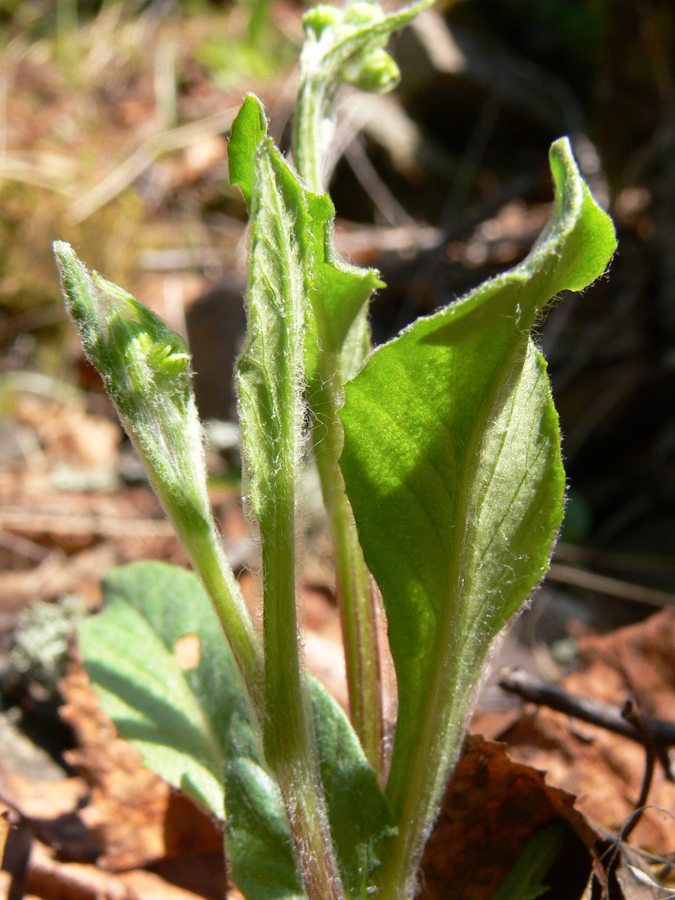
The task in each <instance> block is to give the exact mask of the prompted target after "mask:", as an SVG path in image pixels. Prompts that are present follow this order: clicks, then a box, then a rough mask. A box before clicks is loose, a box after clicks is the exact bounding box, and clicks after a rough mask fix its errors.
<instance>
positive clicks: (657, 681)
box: [472, 609, 675, 854]
mask: <svg viewBox="0 0 675 900" xmlns="http://www.w3.org/2000/svg"><path fill="white" fill-rule="evenodd" d="M580 650H581V653H582V654H583V658H584V659H585V661H586V663H587V667H586V668H585V669H583V670H581V671H578V672H575V673H573V674H572V675H570V676H569V677H568V678H566V679H565V680H564V681H563V682H562V684H561V687H562V688H563V689H564V690H566V691H568V692H569V693H570V694H574V695H576V696H580V697H586V698H589V699H592V700H596V701H601V702H605V703H611V704H614V705H616V706H618V707H619V708H621V707H622V706H623V704H624V703H625V701H626V699H627V698H628V696H629V694H631V693H633V694H634V695H635V697H636V700H637V702H638V704H639V707H640V709H641V710H642V711H643V712H644V713H645V714H646V715H649V716H653V717H655V718H660V719H664V720H671V721H675V610H673V609H668V610H664V611H663V612H660V613H657V614H656V615H654V616H651V617H650V618H649V619H647V620H645V621H644V622H641V623H639V624H637V625H631V626H629V627H627V628H622V629H619V630H618V631H615V632H612V633H611V634H608V635H605V636H603V637H592V638H591V637H588V638H583V639H582V640H581V641H580ZM513 718H514V717H513V714H512V713H510V714H508V715H506V716H504V727H503V728H502V729H501V730H500V729H499V727H498V724H497V719H498V717H495V716H494V715H493V716H492V717H487V716H486V717H484V716H478V717H477V718H476V719H475V720H474V723H473V724H472V730H473V731H485V732H487V733H489V734H490V736H492V737H496V738H498V739H499V740H502V741H505V742H506V743H507V744H508V746H509V754H510V756H511V757H512V758H513V759H515V760H517V761H519V762H523V763H526V764H528V765H531V766H534V767H536V768H537V769H542V770H544V771H545V772H546V773H547V781H548V782H549V783H550V784H554V785H556V786H557V787H560V788H562V789H563V790H565V791H569V792H570V793H572V794H575V795H576V796H577V804H576V805H577V808H578V809H579V810H580V811H581V812H582V813H583V814H584V815H585V816H586V817H587V818H588V819H589V820H591V821H592V822H593V823H595V824H596V825H597V827H598V828H599V829H601V830H603V831H605V832H609V833H612V834H618V833H619V832H620V830H621V828H622V827H623V825H624V823H625V822H626V820H627V819H628V817H629V816H630V815H631V813H632V812H633V810H634V804H635V802H636V800H637V798H638V797H639V794H640V787H641V783H642V778H643V772H644V767H645V750H644V749H643V748H642V747H641V746H640V745H639V744H637V743H635V742H634V741H631V740H628V739H626V738H623V737H620V736H618V735H615V734H612V733H610V732H608V731H606V730H604V729H603V728H600V727H597V726H594V725H589V724H586V723H585V722H579V721H576V720H572V719H570V718H569V717H568V716H566V715H564V714H562V713H557V712H553V711H552V710H548V709H543V708H542V709H537V708H536V707H534V706H527V707H526V708H525V710H524V711H522V712H521V714H520V715H519V716H518V717H516V719H515V721H513ZM649 803H650V804H656V805H658V806H660V807H663V808H664V809H666V810H673V811H675V785H673V784H672V783H670V782H668V781H667V780H666V778H665V775H664V772H663V770H662V768H661V767H660V766H658V765H657V767H656V771H655V775H654V781H653V784H652V789H651V792H650V796H649ZM631 842H632V843H635V844H636V845H638V846H641V847H643V848H645V849H648V850H650V851H652V852H654V853H658V854H667V853H670V852H672V850H673V848H675V819H674V818H673V816H672V815H668V814H666V813H662V812H659V811H658V810H654V809H649V810H647V811H646V812H645V813H644V815H643V816H642V818H641V820H640V822H639V824H638V825H637V827H636V829H635V831H634V832H633V834H632V835H631Z"/></svg>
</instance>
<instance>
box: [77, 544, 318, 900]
mask: <svg viewBox="0 0 675 900" xmlns="http://www.w3.org/2000/svg"><path fill="white" fill-rule="evenodd" d="M103 596H104V608H103V611H102V612H101V613H99V614H98V615H95V616H92V617H90V618H89V619H87V620H86V621H85V622H84V623H83V625H82V626H81V628H80V631H79V646H80V649H81V651H82V654H83V656H84V658H85V667H86V669H87V672H88V673H89V676H90V678H91V680H92V683H93V685H94V687H95V688H96V690H97V691H98V693H99V696H100V699H101V706H102V707H103V709H104V711H105V712H106V713H107V714H108V715H109V716H110V718H111V719H112V720H113V722H114V723H115V726H116V728H117V731H118V734H119V735H120V737H122V738H124V739H125V740H128V741H129V742H130V743H131V744H133V745H134V746H135V747H136V748H137V749H138V750H139V752H140V753H141V755H142V757H143V761H144V763H145V765H147V766H148V768H150V769H152V770H153V771H154V772H156V773H157V774H158V775H160V776H161V777H162V778H164V779H166V780H167V781H168V782H169V783H170V784H172V785H173V786H174V787H177V788H180V789H182V790H184V791H185V792H186V793H188V794H189V795H190V796H191V797H192V798H193V799H194V800H196V801H197V802H199V803H201V804H202V805H203V806H205V807H206V808H207V809H208V810H209V811H210V812H212V813H213V814H214V815H216V816H217V817H218V818H219V819H220V820H221V821H223V820H224V819H225V796H224V795H225V791H227V829H226V834H227V838H226V841H227V847H228V855H229V859H230V863H231V866H232V875H233V878H234V880H235V882H236V883H237V885H238V886H239V887H240V889H241V890H242V891H243V892H244V894H245V895H246V897H247V898H250V900H282V898H283V900H291V898H300V897H302V896H303V891H302V889H301V887H300V886H299V883H298V880H297V877H296V872H295V863H294V860H293V853H292V850H291V843H290V829H289V825H288V819H287V817H286V810H285V808H284V805H283V802H282V799H281V794H280V793H279V789H278V786H277V785H276V782H275V781H274V779H272V778H271V777H270V775H269V773H268V772H267V770H266V768H265V767H264V765H262V764H261V761H260V757H259V745H260V741H259V739H258V737H257V736H256V735H255V734H254V731H253V729H252V727H251V724H250V719H249V715H248V709H247V706H246V701H245V699H244V692H243V688H242V683H241V677H240V675H239V671H238V669H237V666H236V664H235V662H234V659H233V657H232V653H231V650H230V647H229V644H228V643H227V640H226V639H225V636H224V633H223V630H222V627H221V625H220V622H219V621H218V618H217V616H216V614H215V613H214V611H213V608H212V606H211V603H210V601H209V598H208V596H207V594H206V593H205V591H204V589H203V588H202V586H201V584H200V582H199V580H198V579H197V578H196V576H195V575H193V574H192V573H191V572H188V571H186V570H184V569H179V568H177V567H175V566H169V565H166V564H164V563H159V562H146V563H135V564H133V565H130V566H125V567H123V568H120V569H117V570H114V571H113V572H111V573H109V574H108V576H107V577H106V578H105V579H104V581H103ZM195 637H196V641H195ZM185 638H187V639H188V640H190V641H193V642H194V643H195V644H196V646H197V648H198V659H199V661H198V663H197V665H196V666H194V667H192V668H189V669H187V670H184V669H182V668H181V666H180V665H179V662H178V658H177V655H176V652H177V651H176V646H177V643H178V642H179V641H180V640H181V639H185ZM225 786H226V787H225Z"/></svg>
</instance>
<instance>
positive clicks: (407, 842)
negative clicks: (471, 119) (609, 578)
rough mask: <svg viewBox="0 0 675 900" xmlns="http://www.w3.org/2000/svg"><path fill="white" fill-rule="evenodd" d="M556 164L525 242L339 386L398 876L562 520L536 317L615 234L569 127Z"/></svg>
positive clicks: (391, 862)
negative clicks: (506, 630) (523, 252)
mask: <svg viewBox="0 0 675 900" xmlns="http://www.w3.org/2000/svg"><path fill="white" fill-rule="evenodd" d="M551 167H552V171H553V176H554V180H555V188H556V192H555V208H554V211H553V213H552V216H551V219H550V221H549V223H548V225H547V227H546V229H545V230H544V233H543V234H542V236H541V238H540V239H539V241H538V242H537V244H536V245H535V247H534V248H533V250H532V252H531V253H530V255H529V256H528V257H527V259H526V260H524V261H523V262H522V263H521V264H520V265H518V266H516V267H515V268H514V269H512V270H511V271H509V272H507V273H505V274H504V275H501V276H499V277H497V278H495V279H492V280H490V281H488V282H486V283H485V284H484V285H482V286H481V287H479V288H478V289H477V290H475V291H474V292H472V293H471V294H469V295H468V296H467V297H465V298H464V299H462V300H460V301H458V302H456V303H453V304H451V305H450V306H448V307H446V308H445V309H442V310H441V311H439V312H438V313H436V314H434V315H432V316H429V317H428V318H424V319H420V320H418V321H417V322H416V323H414V324H413V325H412V326H411V327H410V328H409V329H407V330H406V331H404V332H403V333H402V334H401V335H399V337H398V338H396V339H394V340H393V341H391V342H390V343H388V344H385V345H384V346H383V347H380V348H379V349H378V350H376V351H375V352H374V353H373V355H372V357H371V358H370V360H369V361H368V363H367V364H366V366H365V367H364V369H363V370H362V371H361V373H360V374H359V375H357V376H356V378H354V380H353V381H352V382H351V383H349V384H348V385H347V386H346V403H345V406H344V409H343V411H342V413H341V418H342V421H343V424H344V429H345V447H344V453H343V455H342V458H341V466H342V471H343V474H344V478H345V482H346V486H347V493H348V496H349V499H350V501H351V503H352V506H353V509H354V514H355V517H356V522H357V525H358V528H359V535H360V538H361V541H362V545H363V548H364V553H365V557H366V562H367V563H368V565H369V567H370V569H371V571H372V572H373V575H374V576H375V578H376V580H377V582H378V584H379V586H380V589H381V591H382V595H383V598H384V603H385V606H386V611H387V620H388V629H389V640H390V644H391V650H392V654H393V657H394V664H395V668H396V675H397V679H398V691H399V714H398V724H397V730H396V738H395V743H394V750H393V758H392V766H391V772H390V776H389V781H388V783H387V796H388V798H389V800H390V802H391V804H392V808H393V811H394V815H395V819H396V820H397V824H398V825H399V835H398V837H397V838H395V839H394V842H393V844H392V845H391V848H390V850H391V852H390V853H389V856H388V873H387V875H385V876H383V877H384V878H385V880H386V879H389V881H388V883H389V884H391V885H393V884H394V883H398V885H399V886H400V885H401V884H407V886H408V890H409V891H412V879H413V878H414V871H415V869H416V864H417V859H418V857H419V853H420V852H421V848H422V845H423V843H424V840H425V839H426V836H427V833H428V829H429V828H430V825H431V823H432V822H433V819H434V817H435V814H436V810H437V806H438V803H439V801H440V797H441V795H442V791H443V788H444V785H445V782H446V779H447V775H448V772H449V769H450V768H451V767H452V765H453V764H454V762H455V761H456V757H457V753H458V751H459V744H460V740H461V736H462V733H463V727H464V720H465V717H466V713H467V709H468V705H469V703H470V698H471V694H472V692H473V689H474V687H475V685H476V683H477V681H478V680H479V678H480V675H481V671H482V666H483V661H484V659H485V656H486V654H487V651H488V649H489V646H490V643H491V641H492V639H493V638H494V637H495V635H497V633H498V632H499V631H500V630H501V629H502V627H503V626H504V625H505V624H506V622H507V621H508V620H509V618H510V617H511V616H512V615H513V613H514V612H516V610H518V609H519V608H520V607H521V605H522V604H523V603H524V601H525V600H526V598H527V597H528V595H529V593H530V592H531V591H532V589H533V588H534V587H535V586H536V585H537V583H538V582H539V581H540V579H541V578H542V576H543V575H544V573H545V572H546V570H547V568H548V559H549V554H550V552H551V545H552V543H553V541H554V539H555V536H556V533H557V530H558V528H559V526H560V522H561V519H562V513H563V494H564V487H565V477H564V472H563V469H562V464H561V457H560V436H559V430H558V419H557V414H556V412H555V408H554V406H553V402H552V400H551V396H550V390H549V383H548V378H547V375H546V365H545V362H544V360H543V358H542V356H541V354H540V353H539V352H538V351H537V349H536V348H535V346H534V345H533V343H532V342H531V340H530V337H529V335H530V330H531V329H532V327H533V325H534V324H535V323H536V321H537V319H538V317H539V316H540V315H541V313H542V311H543V310H544V309H545V307H546V305H547V304H548V303H549V302H550V301H551V299H552V298H553V297H555V295H556V294H558V293H559V292H560V291H562V290H565V289H568V290H581V289H583V288H584V287H586V285H587V284H589V283H590V282H591V281H593V280H594V279H595V278H597V277H598V276H600V275H601V274H602V273H603V272H604V270H605V268H606V266H607V264H608V262H609V260H610V258H611V256H612V253H613V252H614V249H615V246H616V240H615V235H614V230H613V226H612V224H611V221H610V220H609V218H608V216H607V215H606V214H605V213H604V212H603V211H602V210H601V209H600V208H599V207H598V206H597V204H596V203H595V201H594V200H593V198H592V197H591V195H590V193H589V191H588V188H587V187H586V185H585V184H584V183H583V181H582V179H581V177H580V175H579V172H578V170H577V167H576V164H575V162H574V159H573V156H572V151H571V148H570V146H569V142H568V141H567V140H566V139H562V140H560V141H557V142H556V143H555V144H554V145H553V146H552V148H551ZM406 859H411V860H412V862H411V864H410V866H409V867H408V869H407V871H402V870H401V869H399V870H398V871H396V869H397V866H399V867H404V866H405V865H406V863H405V860H406ZM383 896H385V897H386V896H388V894H387V892H386V891H385V892H384V893H383ZM392 896H393V893H392Z"/></svg>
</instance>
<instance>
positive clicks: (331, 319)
mask: <svg viewBox="0 0 675 900" xmlns="http://www.w3.org/2000/svg"><path fill="white" fill-rule="evenodd" d="M266 137H267V124H266V118H265V111H264V108H263V106H262V103H261V102H260V100H259V99H258V98H257V97H255V96H254V95H253V94H249V95H248V96H247V97H246V99H245V101H244V103H243V105H242V107H241V110H240V111H239V114H238V116H237V118H236V119H235V121H234V124H233V126H232V134H231V137H230V143H229V145H228V155H229V160H230V181H231V183H232V184H236V185H238V186H239V187H240V188H241V190H242V193H243V194H244V197H245V199H246V202H247V204H248V206H249V209H250V208H251V202H252V197H253V195H254V193H255V192H256V191H261V190H262V189H263V185H262V184H260V183H258V180H257V177H256V175H255V169H256V165H258V166H259V173H258V177H260V175H261V174H262V172H261V171H260V165H259V164H257V163H256V159H258V158H259V157H260V156H261V155H262V154H263V152H264V153H265V154H267V155H269V156H270V158H271V159H273V160H274V166H275V168H276V169H277V172H278V175H277V177H279V178H280V179H281V180H282V181H283V183H284V185H285V187H284V191H285V192H286V194H285V197H286V202H287V204H288V210H287V215H292V214H293V212H294V211H297V215H298V221H297V222H296V223H295V230H294V238H295V239H296V240H297V242H298V243H297V249H298V251H299V255H300V260H299V261H300V264H301V265H302V267H303V268H304V276H303V277H304V279H305V289H306V291H307V296H309V297H310V299H311V311H310V310H309V309H308V313H310V315H311V322H310V323H308V324H310V327H309V329H308V334H307V361H306V370H307V380H308V381H310V380H311V379H312V377H313V376H314V374H315V373H316V370H317V366H318V360H319V354H320V352H321V353H323V354H324V355H325V356H327V357H329V358H330V360H331V365H332V366H333V367H334V368H335V367H339V369H340V370H341V371H342V372H343V378H347V377H350V376H351V375H353V374H355V373H356V371H358V369H359V368H360V367H361V364H362V363H363V360H364V359H365V356H366V353H367V351H368V349H369V346H370V344H369V336H368V326H367V320H366V316H367V305H368V300H369V299H370V297H371V296H372V294H373V292H374V291H375V290H377V289H378V288H380V287H383V286H384V285H383V282H381V281H380V279H379V275H378V273H377V272H376V271H375V269H361V268H358V267H357V266H352V265H350V264H349V263H346V262H345V261H344V260H342V259H341V258H340V257H339V256H338V254H337V253H336V252H335V249H334V247H333V220H334V218H335V209H334V207H333V204H332V202H331V200H330V197H329V196H328V194H326V193H315V192H314V191H311V190H310V189H309V188H308V187H306V185H304V184H303V182H302V181H301V180H299V179H298V176H297V174H296V173H295V172H294V170H293V169H292V168H291V167H290V166H288V165H287V164H286V163H284V162H283V160H282V158H281V157H280V156H279V154H278V152H277V151H276V150H275V149H274V148H272V147H271V145H269V144H266V145H265V147H266V149H265V151H263V150H262V147H263V143H264V141H265V139H266ZM282 173H283V177H282ZM289 179H292V181H293V182H294V184H293V185H292V186H291V181H290V180H289ZM280 183H281V182H280ZM268 199H269V198H268ZM261 205H262V206H263V207H264V203H263V204H259V206H258V207H257V208H260V206H261ZM255 227H256V228H259V227H260V226H259V225H256V226H255ZM256 240H257V239H256V237H255V236H254V237H253V242H255V241H256ZM319 348H320V349H319Z"/></svg>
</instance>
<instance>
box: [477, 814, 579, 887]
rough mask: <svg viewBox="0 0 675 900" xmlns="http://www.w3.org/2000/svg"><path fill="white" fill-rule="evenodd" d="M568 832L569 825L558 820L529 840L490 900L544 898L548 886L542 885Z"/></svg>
mask: <svg viewBox="0 0 675 900" xmlns="http://www.w3.org/2000/svg"><path fill="white" fill-rule="evenodd" d="M570 832H572V829H571V827H570V825H568V823H567V822H565V821H564V820H562V819H560V820H558V821H557V822H552V823H551V824H550V825H546V826H545V827H544V828H542V829H541V831H538V832H537V833H536V834H535V835H534V836H533V837H531V838H530V840H529V841H528V842H527V844H526V845H525V847H524V849H523V851H522V853H521V854H520V856H519V857H518V859H517V860H516V862H515V863H514V865H513V868H512V869H511V871H510V872H509V873H508V875H507V876H506V877H505V878H504V879H503V880H502V882H501V884H500V885H499V887H498V888H497V893H496V894H495V895H494V896H493V898H492V900H536V898H537V897H540V896H541V895H542V894H545V893H546V891H547V890H548V886H547V885H546V884H544V878H545V877H546V875H547V874H548V872H549V870H550V868H551V866H552V865H553V863H554V862H555V861H556V859H557V858H558V856H559V855H560V852H561V850H562V848H563V846H564V844H565V839H566V838H567V837H568V835H569V834H570ZM572 833H573V832H572Z"/></svg>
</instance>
